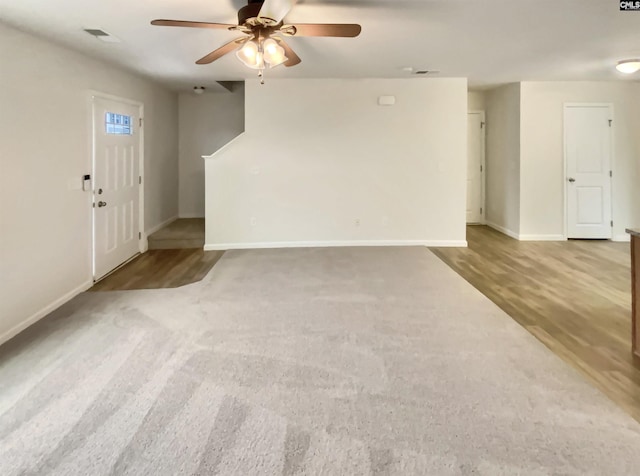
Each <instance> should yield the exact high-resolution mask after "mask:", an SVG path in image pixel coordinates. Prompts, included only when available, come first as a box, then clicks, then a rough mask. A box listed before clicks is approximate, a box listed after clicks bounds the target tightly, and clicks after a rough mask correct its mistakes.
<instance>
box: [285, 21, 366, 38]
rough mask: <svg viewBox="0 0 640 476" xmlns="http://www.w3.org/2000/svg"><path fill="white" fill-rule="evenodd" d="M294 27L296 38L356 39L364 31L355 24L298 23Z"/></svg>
mask: <svg viewBox="0 0 640 476" xmlns="http://www.w3.org/2000/svg"><path fill="white" fill-rule="evenodd" d="M286 26H289V25H285V27H286ZM292 26H294V27H295V29H296V32H295V34H294V36H333V37H338V38H355V37H356V36H358V35H359V34H360V32H361V31H362V27H361V26H360V25H357V24H355V23H296V24H295V25H292Z"/></svg>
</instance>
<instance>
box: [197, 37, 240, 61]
mask: <svg viewBox="0 0 640 476" xmlns="http://www.w3.org/2000/svg"><path fill="white" fill-rule="evenodd" d="M246 40H247V39H246V38H236V39H235V40H233V41H230V42H229V43H227V44H226V45H223V46H221V47H220V48H218V49H217V50H214V51H212V52H211V53H209V54H208V55H206V56H203V57H202V58H200V59H199V60H198V61H196V64H209V63H213V62H214V61H215V60H217V59H219V58H222V57H223V56H224V55H226V54H227V53H231V52H232V51H233V50H236V49H238V47H240V45H241V44H242V43H243V42H244V41H246Z"/></svg>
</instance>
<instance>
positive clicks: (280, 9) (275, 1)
mask: <svg viewBox="0 0 640 476" xmlns="http://www.w3.org/2000/svg"><path fill="white" fill-rule="evenodd" d="M295 3H296V0H264V3H263V4H262V8H260V13H258V18H268V19H269V20H273V21H274V23H280V22H281V21H282V19H283V18H284V17H285V15H286V14H287V13H289V11H290V10H291V8H292V7H293V5H294V4H295Z"/></svg>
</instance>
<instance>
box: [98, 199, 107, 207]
mask: <svg viewBox="0 0 640 476" xmlns="http://www.w3.org/2000/svg"><path fill="white" fill-rule="evenodd" d="M106 206H107V202H103V201H100V202H98V207H100V208H102V207H106Z"/></svg>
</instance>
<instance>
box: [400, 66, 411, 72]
mask: <svg viewBox="0 0 640 476" xmlns="http://www.w3.org/2000/svg"><path fill="white" fill-rule="evenodd" d="M402 71H405V72H407V73H413V67H412V66H405V67H404V68H402Z"/></svg>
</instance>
